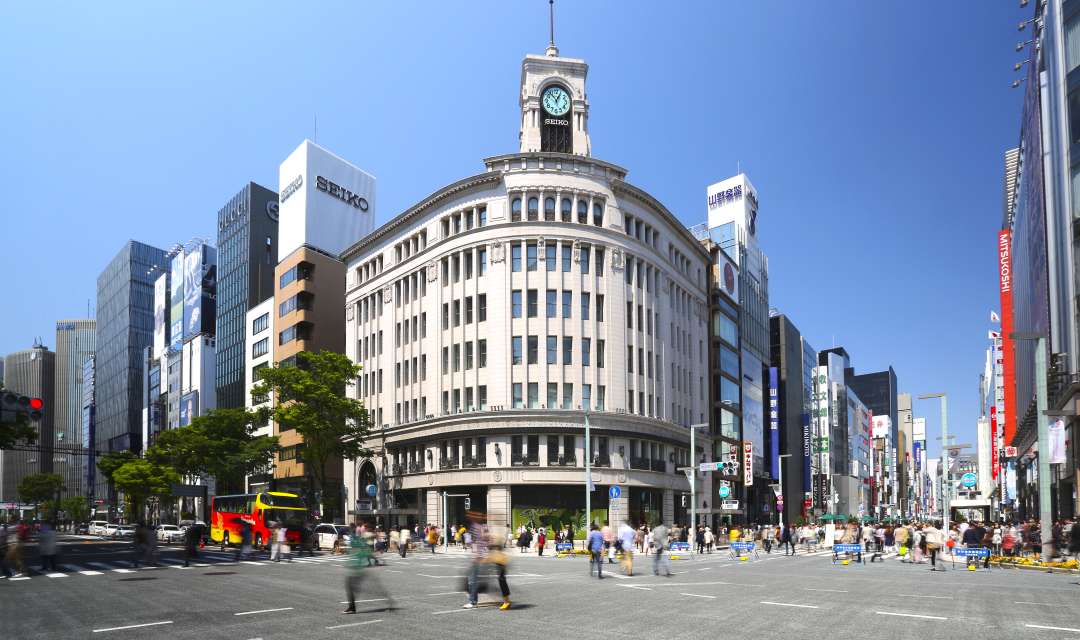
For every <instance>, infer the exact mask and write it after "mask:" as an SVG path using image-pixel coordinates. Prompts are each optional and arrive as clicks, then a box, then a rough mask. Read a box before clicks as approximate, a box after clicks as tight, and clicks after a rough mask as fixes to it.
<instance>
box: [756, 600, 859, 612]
mask: <svg viewBox="0 0 1080 640" xmlns="http://www.w3.org/2000/svg"><path fill="white" fill-rule="evenodd" d="M758 604H771V605H775V606H777V607H798V608H800V609H820V608H821V607H819V606H817V605H816V604H793V603H790V602H770V601H768V600H762V601H761V602H759V603H758ZM879 613H880V612H879Z"/></svg>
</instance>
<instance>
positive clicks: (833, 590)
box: [806, 588, 848, 593]
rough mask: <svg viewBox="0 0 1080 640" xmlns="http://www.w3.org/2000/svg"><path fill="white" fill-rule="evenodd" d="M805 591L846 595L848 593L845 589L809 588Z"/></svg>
mask: <svg viewBox="0 0 1080 640" xmlns="http://www.w3.org/2000/svg"><path fill="white" fill-rule="evenodd" d="M806 591H827V592H829V593H847V592H848V591H847V590H846V589H810V588H807V589H806Z"/></svg>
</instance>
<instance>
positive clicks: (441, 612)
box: [431, 607, 476, 616]
mask: <svg viewBox="0 0 1080 640" xmlns="http://www.w3.org/2000/svg"><path fill="white" fill-rule="evenodd" d="M466 611H476V607H473V608H472V609H451V610H449V611H432V612H431V615H433V616H441V615H443V614H446V613H465V612H466Z"/></svg>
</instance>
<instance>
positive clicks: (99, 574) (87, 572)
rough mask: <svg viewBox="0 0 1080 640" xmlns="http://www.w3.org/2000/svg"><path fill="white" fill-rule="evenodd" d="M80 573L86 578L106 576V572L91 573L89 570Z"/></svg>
mask: <svg viewBox="0 0 1080 640" xmlns="http://www.w3.org/2000/svg"><path fill="white" fill-rule="evenodd" d="M79 573H81V574H83V575H84V576H101V575H105V574H104V572H102V571H90V570H89V569H87V570H85V571H80V572H79Z"/></svg>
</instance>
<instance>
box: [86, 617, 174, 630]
mask: <svg viewBox="0 0 1080 640" xmlns="http://www.w3.org/2000/svg"><path fill="white" fill-rule="evenodd" d="M172 623H173V621H172V620H163V621H161V622H145V623H143V624H129V625H127V626H123V627H109V628H108V629H94V633H102V632H103V631H120V630H122V629H138V628H139V627H156V626H158V625H162V624H172Z"/></svg>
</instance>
